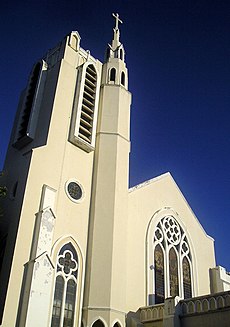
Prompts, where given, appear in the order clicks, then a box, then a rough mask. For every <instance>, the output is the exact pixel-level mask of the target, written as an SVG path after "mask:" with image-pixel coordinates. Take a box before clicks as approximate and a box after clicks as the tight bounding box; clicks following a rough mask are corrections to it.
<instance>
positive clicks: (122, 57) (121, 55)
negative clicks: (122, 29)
mask: <svg viewBox="0 0 230 327" xmlns="http://www.w3.org/2000/svg"><path fill="white" fill-rule="evenodd" d="M120 59H121V60H123V59H124V53H123V50H122V49H120Z"/></svg>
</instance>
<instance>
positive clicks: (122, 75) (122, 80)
mask: <svg viewBox="0 0 230 327" xmlns="http://www.w3.org/2000/svg"><path fill="white" fill-rule="evenodd" d="M121 85H123V86H125V73H124V72H122V73H121Z"/></svg>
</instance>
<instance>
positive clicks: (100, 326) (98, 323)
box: [92, 319, 105, 327]
mask: <svg viewBox="0 0 230 327" xmlns="http://www.w3.org/2000/svg"><path fill="white" fill-rule="evenodd" d="M92 327H105V325H104V324H103V322H102V321H101V319H98V320H96V321H95V322H94V323H93V325H92Z"/></svg>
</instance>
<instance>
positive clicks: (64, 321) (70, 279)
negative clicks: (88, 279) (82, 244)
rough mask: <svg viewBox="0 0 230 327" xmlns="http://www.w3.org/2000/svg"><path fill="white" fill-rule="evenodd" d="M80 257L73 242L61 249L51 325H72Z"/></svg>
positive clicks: (55, 326) (70, 326)
mask: <svg viewBox="0 0 230 327" xmlns="http://www.w3.org/2000/svg"><path fill="white" fill-rule="evenodd" d="M77 277H78V257H77V253H76V251H75V249H74V247H73V246H72V244H71V243H68V244H65V245H64V246H63V247H62V248H61V250H60V251H59V254H58V258H57V267H56V281H55V291H54V299H53V311H52V320H51V327H72V326H73V324H74V313H75V302H76V293H77Z"/></svg>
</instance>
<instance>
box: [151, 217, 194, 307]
mask: <svg viewBox="0 0 230 327" xmlns="http://www.w3.org/2000/svg"><path fill="white" fill-rule="evenodd" d="M153 249H154V252H153V256H154V289H155V290H154V294H155V303H161V302H163V301H164V298H165V297H170V296H176V295H179V296H180V297H182V298H190V297H191V296H192V278H191V264H192V259H191V251H190V247H189V243H188V240H187V237H186V235H185V233H184V231H183V229H182V227H181V226H180V225H179V223H178V222H177V221H176V219H175V218H174V217H173V216H171V215H168V216H165V217H164V218H162V219H161V220H160V221H159V223H158V224H157V226H156V228H155V232H154V237H153Z"/></svg>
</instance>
